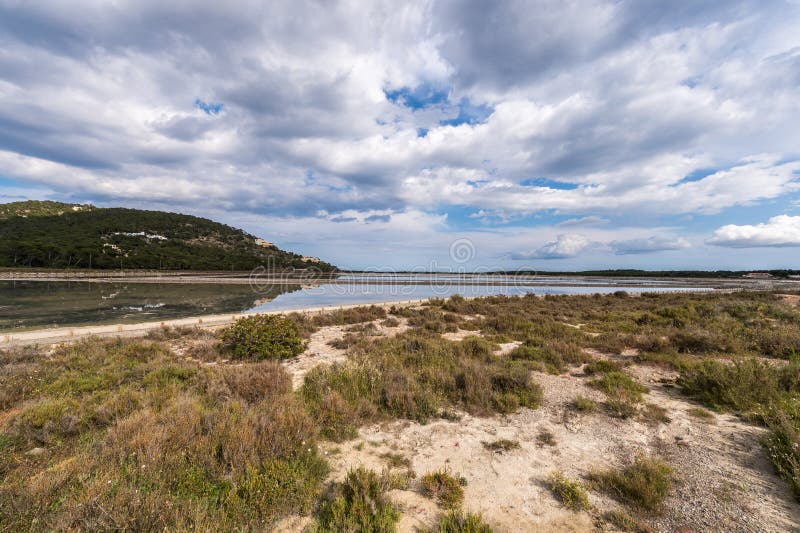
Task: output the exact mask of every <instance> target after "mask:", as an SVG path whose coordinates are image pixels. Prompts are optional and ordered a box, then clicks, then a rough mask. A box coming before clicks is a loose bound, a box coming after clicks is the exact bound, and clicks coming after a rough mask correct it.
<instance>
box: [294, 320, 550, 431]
mask: <svg viewBox="0 0 800 533" xmlns="http://www.w3.org/2000/svg"><path fill="white" fill-rule="evenodd" d="M491 351H492V350H491V345H490V346H488V347H487V346H486V345H484V343H483V341H482V340H480V339H474V340H471V339H467V340H465V341H464V342H454V341H448V340H446V339H443V338H441V337H440V336H439V335H437V334H432V333H427V332H423V331H409V332H406V333H403V334H400V335H397V336H395V337H390V338H379V339H367V340H364V341H363V342H359V343H357V344H356V345H354V346H352V347H351V348H350V349H349V350H348V354H349V358H348V361H347V362H345V363H341V364H334V365H330V366H324V367H317V368H315V369H314V370H312V371H311V372H309V374H308V375H307V376H306V379H305V382H304V385H303V387H302V389H301V395H302V397H303V398H304V400H305V402H306V404H307V405H308V406H309V409H310V410H311V412H312V413H314V415H315V416H316V417H317V418H318V419H319V420H321V421H323V422H324V426H323V432H324V433H325V434H326V435H328V436H330V437H331V438H337V437H339V438H342V437H345V436H346V435H348V434H350V433H352V431H353V429H354V427H355V426H356V425H358V424H360V423H364V422H366V421H374V420H378V419H381V418H398V417H399V418H408V419H412V420H418V421H421V422H424V421H427V420H429V419H430V418H432V417H435V416H438V415H439V414H440V413H442V412H447V410H448V409H451V408H459V409H463V410H465V411H467V412H470V413H472V414H477V415H485V414H489V413H495V412H502V413H508V412H512V411H515V410H516V409H518V408H520V407H529V408H535V407H537V406H538V405H539V402H540V401H541V397H542V391H541V388H540V387H539V385H538V384H536V383H535V382H534V381H533V379H532V376H531V372H530V367H529V366H528V365H527V364H525V362H521V361H509V360H507V359H505V358H502V357H495V356H493V355H491Z"/></svg>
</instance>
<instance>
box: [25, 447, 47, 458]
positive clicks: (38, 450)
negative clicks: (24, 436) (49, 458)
mask: <svg viewBox="0 0 800 533" xmlns="http://www.w3.org/2000/svg"><path fill="white" fill-rule="evenodd" d="M46 451H47V449H46V448H31V449H30V450H28V451H27V452H25V455H31V456H34V457H35V456H38V455H42V454H43V453H45V452H46Z"/></svg>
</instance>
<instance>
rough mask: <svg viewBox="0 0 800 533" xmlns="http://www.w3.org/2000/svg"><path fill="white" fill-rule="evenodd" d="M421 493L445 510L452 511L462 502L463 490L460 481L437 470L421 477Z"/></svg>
mask: <svg viewBox="0 0 800 533" xmlns="http://www.w3.org/2000/svg"><path fill="white" fill-rule="evenodd" d="M420 481H421V482H422V492H423V494H425V496H427V497H429V498H432V499H434V500H436V502H437V503H438V504H439V505H440V506H442V507H444V508H447V509H453V508H456V507H458V506H459V505H461V502H463V501H464V489H463V488H462V487H461V483H460V481H459V480H458V479H457V478H455V477H453V476H452V475H450V473H449V472H448V471H447V470H437V471H435V472H430V473H428V474H425V475H424V476H422V479H421V480H420Z"/></svg>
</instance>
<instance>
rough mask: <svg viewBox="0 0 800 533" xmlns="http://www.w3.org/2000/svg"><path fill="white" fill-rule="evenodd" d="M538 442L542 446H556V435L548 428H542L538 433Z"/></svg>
mask: <svg viewBox="0 0 800 533" xmlns="http://www.w3.org/2000/svg"><path fill="white" fill-rule="evenodd" d="M536 444H537V445H538V446H539V447H542V446H555V445H556V437H555V435H553V433H552V432H551V431H548V430H546V429H540V430H539V433H537V434H536Z"/></svg>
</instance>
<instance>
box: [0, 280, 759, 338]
mask: <svg viewBox="0 0 800 533" xmlns="http://www.w3.org/2000/svg"><path fill="white" fill-rule="evenodd" d="M739 290H744V289H740V288H721V289H720V288H716V289H715V288H707V287H705V288H697V289H696V290H693V289H691V288H686V289H685V290H682V291H680V292H681V293H705V292H717V293H729V292H736V291H739ZM648 292H653V291H648ZM667 292H672V291H667ZM527 294H531V293H527ZM527 294H516V295H510V297H516V298H521V297H523V296H526V295H527ZM641 294H642V293H639V292H632V293H629V295H630V296H632V297H639V296H640V295H641ZM536 296H537V297H539V298H543V297H545V296H546V295H541V294H540V295H536ZM565 296H586V295H585V294H582V295H581V294H575V295H565ZM464 298H465V299H466V300H473V299H477V298H486V296H467V297H464ZM433 299H435V297H434V298H419V299H412V300H398V301H384V302H374V303H370V302H362V303H354V304H347V305H328V306H319V307H305V308H300V309H282V310H268V311H259V312H256V313H249V312H238V313H217V314H210V315H195V316H189V317H184V318H171V319H167V320H150V321H144V322H132V323H112V324H94V325H76V326H57V327H44V328H35V329H30V330H25V331H19V332H14V331H8V330H6V331H0V349H2V348H19V347H23V346H30V345H37V346H38V345H52V344H59V343H62V342H73V341H78V340H80V339H84V338H87V337H103V338H113V337H122V338H130V337H143V336H145V335H147V334H148V333H149V332H151V331H154V330H158V329H159V328H162V327H186V326H189V327H199V328H203V329H213V328H219V327H222V326H227V325H229V324H232V323H233V322H235V321H236V320H238V319H239V318H243V317H247V316H252V315H257V314H259V315H280V314H289V313H300V314H312V315H313V314H319V313H325V312H330V311H336V310H339V309H353V308H357V307H371V306H375V307H382V308H384V309H388V308H390V307H410V306H416V305H422V304H424V303H425V302H429V301H431V300H433Z"/></svg>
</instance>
